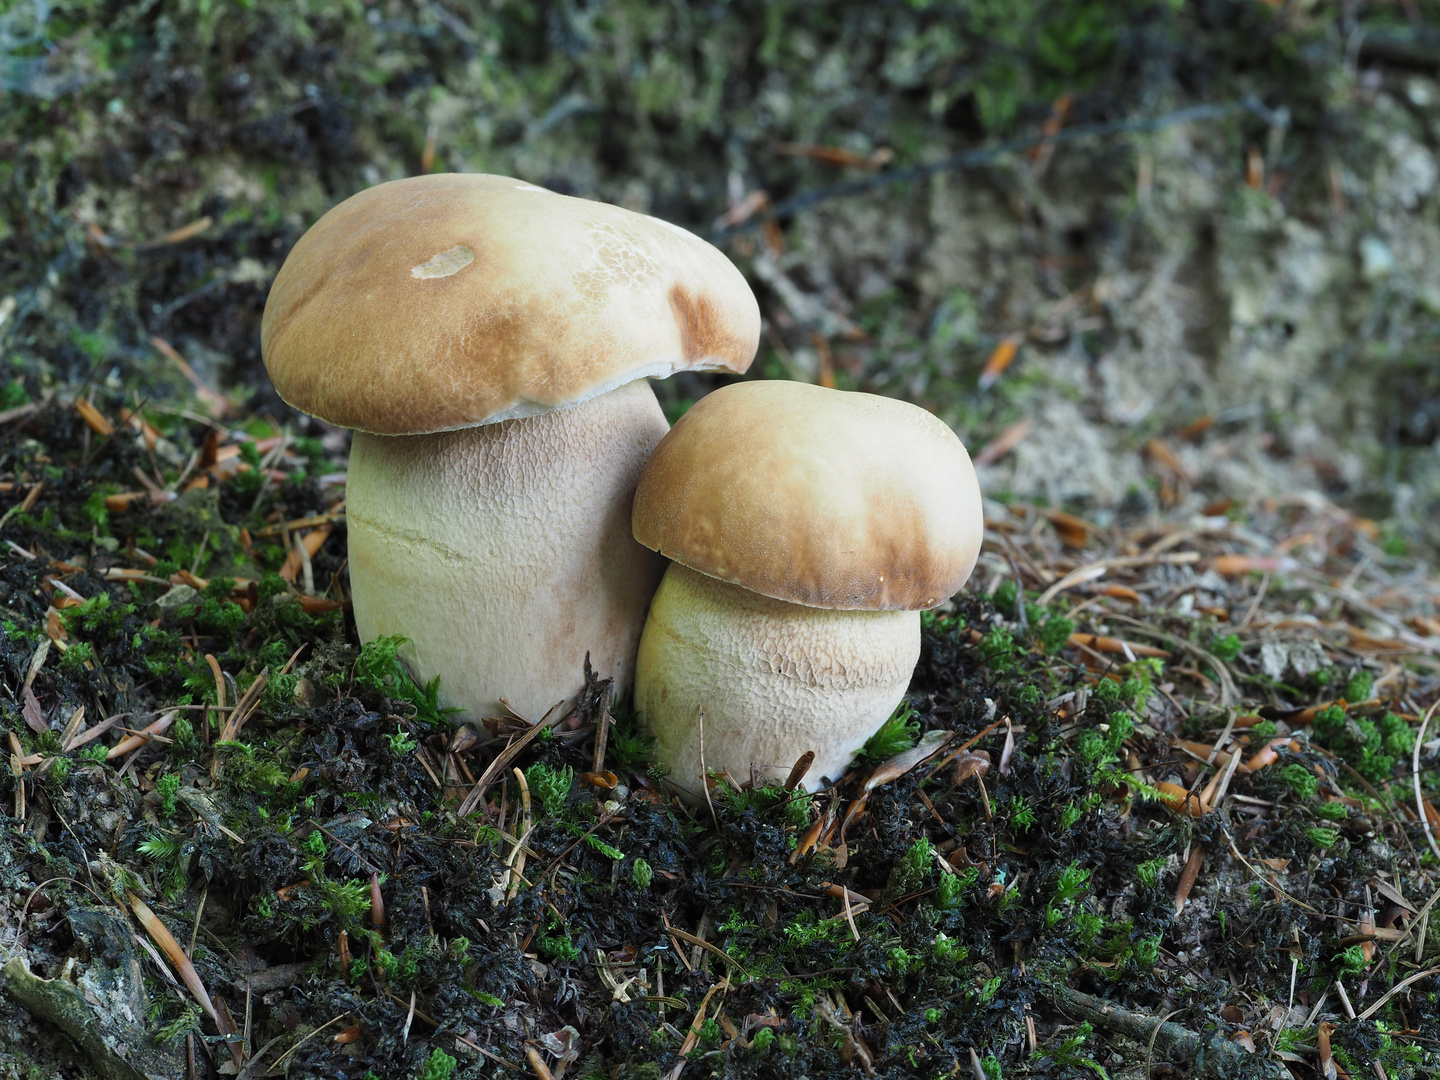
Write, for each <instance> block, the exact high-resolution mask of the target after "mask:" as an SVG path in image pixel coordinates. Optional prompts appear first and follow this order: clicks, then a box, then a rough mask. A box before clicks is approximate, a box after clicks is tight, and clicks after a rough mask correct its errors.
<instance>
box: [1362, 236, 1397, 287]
mask: <svg viewBox="0 0 1440 1080" xmlns="http://www.w3.org/2000/svg"><path fill="white" fill-rule="evenodd" d="M1394 272H1395V253H1394V252H1392V251H1391V250H1390V247H1389V245H1387V244H1386V243H1385V241H1383V240H1381V239H1380V238H1379V237H1378V236H1367V237H1365V238H1364V239H1362V240H1361V241H1360V276H1361V277H1363V278H1364V279H1365V280H1366V281H1379V280H1380V279H1381V278H1385V277H1389V276H1390V275H1391V274H1393V273H1394Z"/></svg>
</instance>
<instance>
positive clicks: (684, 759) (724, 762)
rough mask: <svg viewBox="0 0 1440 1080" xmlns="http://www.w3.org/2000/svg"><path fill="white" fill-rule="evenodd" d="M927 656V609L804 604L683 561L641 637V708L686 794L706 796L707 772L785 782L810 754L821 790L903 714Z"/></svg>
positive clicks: (809, 784) (811, 776)
mask: <svg viewBox="0 0 1440 1080" xmlns="http://www.w3.org/2000/svg"><path fill="white" fill-rule="evenodd" d="M919 658H920V613H919V612H918V611H844V610H832V609H826V608H813V607H805V606H802V605H800V604H792V603H788V602H787V601H784V600H774V599H771V598H770V597H767V596H761V595H760V594H758V593H753V592H750V591H749V590H747V589H743V588H741V587H740V586H738V585H731V584H729V583H727V582H723V581H719V580H716V579H715V578H711V577H707V576H706V575H704V574H701V573H699V572H697V571H695V570H691V569H689V568H687V567H685V566H682V565H680V564H679V563H673V564H671V566H670V568H669V569H668V570H666V571H665V578H664V580H663V581H662V582H661V583H660V588H659V590H658V591H657V592H656V593H655V598H654V600H653V601H652V603H651V605H650V615H649V618H648V619H647V620H646V622H645V632H644V634H643V636H642V637H641V639H640V654H639V658H638V660H637V662H636V669H635V708H636V711H637V712H638V713H639V714H640V716H641V717H642V718H643V719H644V721H645V723H646V724H647V726H648V727H649V728H650V730H651V732H652V733H653V734H654V735H655V737H656V739H657V742H658V747H657V755H656V756H657V759H658V761H659V762H660V764H662V765H664V766H665V767H666V768H668V769H669V770H670V780H671V782H672V783H674V784H675V785H676V786H677V787H678V788H679V789H680V790H681V793H682V794H684V795H685V796H686V797H689V798H693V799H697V800H699V799H702V798H703V791H704V788H703V786H702V785H703V783H704V779H703V775H704V771H706V770H708V771H711V772H720V771H722V770H724V771H728V772H729V773H730V775H731V776H733V777H734V778H735V779H736V780H739V781H742V782H743V781H745V780H748V779H749V778H750V776H751V770H752V768H753V769H754V772H755V775H756V777H757V778H758V779H759V780H760V781H762V782H766V783H782V782H784V781H785V779H786V777H787V776H788V775H789V773H790V769H791V767H792V766H793V765H794V764H795V760H796V758H798V757H799V756H800V755H801V754H804V753H805V752H806V751H810V750H813V751H814V752H815V761H814V764H813V765H812V766H811V768H810V770H809V771H808V773H807V774H806V777H805V782H804V786H805V788H806V789H807V790H809V791H815V790H817V789H819V788H820V787H821V786H823V783H824V781H823V779H822V778H824V777H829V778H831V779H834V778H837V777H838V776H839V775H840V774H841V773H842V772H843V771H844V769H845V767H846V766H847V765H848V764H849V763H850V760H851V759H852V758H853V757H854V756H855V754H856V753H857V752H858V751H859V750H860V748H861V747H863V746H864V745H865V741H866V740H867V739H868V738H869V737H870V736H871V735H873V734H874V733H875V732H876V731H878V730H879V728H880V727H881V725H883V724H884V723H885V721H886V719H887V718H888V717H889V716H890V714H891V713H892V712H894V710H895V707H896V706H897V705H898V704H899V703H900V699H901V698H902V697H904V695H905V690H906V688H907V687H908V685H909V683H910V675H911V673H912V672H913V671H914V670H915V664H916V662H917V661H918V660H919ZM702 705H703V706H704V709H705V721H704V723H705V730H704V756H705V761H704V768H703V769H702V767H701V761H700V752H701V751H700V747H701V732H700V729H699V725H698V721H697V718H698V715H699V709H700V706H702Z"/></svg>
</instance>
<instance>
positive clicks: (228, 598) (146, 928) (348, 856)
mask: <svg viewBox="0 0 1440 1080" xmlns="http://www.w3.org/2000/svg"><path fill="white" fill-rule="evenodd" d="M232 409H233V406H231V405H229V404H228V403H227V402H226V399H225V398H224V396H223V395H222V394H221V393H220V392H218V391H215V390H209V389H205V390H204V392H203V393H201V394H198V395H197V396H196V397H195V398H194V399H193V400H191V401H187V402H183V403H175V404H174V405H171V406H164V407H156V406H154V405H150V406H148V407H147V408H146V410H145V411H144V412H142V411H140V410H136V411H128V410H126V411H123V412H117V413H115V414H108V415H107V413H106V412H105V411H103V410H101V409H99V408H97V407H96V406H94V405H91V404H90V403H89V402H88V401H87V399H86V398H85V397H83V396H81V397H76V398H74V399H73V400H71V401H62V400H61V399H60V398H59V397H58V396H56V397H52V398H50V399H48V400H44V401H37V402H34V403H31V404H28V405H23V406H19V407H17V408H15V409H12V410H10V412H9V413H8V414H7V415H5V416H4V417H3V421H0V422H3V423H4V424H5V425H6V429H5V430H6V438H7V441H6V446H7V448H8V449H7V453H6V457H5V462H4V469H5V473H4V476H5V479H4V480H3V481H0V482H3V484H4V487H5V490H6V493H7V494H8V495H9V496H10V500H11V501H10V508H9V510H8V511H7V512H6V515H5V516H6V520H5V539H4V544H5V547H6V555H5V561H4V564H3V569H0V589H3V596H0V599H3V604H4V612H3V614H4V617H5V622H4V624H3V629H4V637H3V640H0V657H3V661H4V664H5V667H6V677H5V678H6V687H5V689H6V693H7V699H8V700H13V701H14V702H15V706H14V708H15V712H14V713H13V714H12V713H10V712H9V711H8V707H7V716H11V717H12V718H13V723H12V724H11V730H10V732H9V734H8V736H7V737H8V739H9V745H10V751H11V757H10V778H9V788H10V794H9V796H8V800H9V803H8V809H9V810H10V815H11V816H10V821H11V823H10V825H9V826H8V828H7V830H6V832H5V841H4V847H3V848H0V875H3V889H0V927H3V932H4V936H5V948H6V951H7V953H8V955H9V957H10V958H11V959H10V960H9V962H8V965H7V966H6V967H5V969H4V978H5V980H6V988H7V991H8V994H7V996H6V997H5V999H4V1002H3V1005H0V1010H3V1011H4V1012H6V1013H8V1018H7V1023H6V1024H5V1025H4V1030H5V1032H6V1034H5V1035H4V1036H0V1047H3V1051H0V1052H3V1053H4V1054H5V1055H6V1058H5V1060H7V1061H8V1062H10V1063H12V1065H13V1067H14V1069H15V1070H18V1072H16V1075H31V1074H30V1073H28V1072H26V1071H25V1070H26V1069H30V1068H32V1067H40V1068H43V1069H53V1068H57V1067H58V1068H60V1069H61V1071H62V1072H65V1070H66V1068H69V1069H71V1070H78V1071H75V1072H73V1074H74V1075H85V1073H84V1068H85V1066H83V1065H80V1064H76V1063H75V1058H74V1057H73V1055H74V1054H76V1053H78V1051H77V1050H76V1049H75V1048H76V1047H77V1046H78V1047H82V1048H83V1050H84V1052H85V1053H86V1054H88V1057H89V1063H90V1067H92V1068H96V1069H99V1070H100V1072H101V1073H102V1074H103V1075H106V1076H124V1077H131V1076H136V1075H142V1076H149V1077H159V1076H178V1075H197V1076H199V1075H209V1074H211V1072H212V1071H213V1070H217V1069H218V1071H220V1072H221V1073H222V1074H228V1075H236V1074H238V1075H244V1076H262V1075H269V1074H271V1073H278V1072H281V1071H285V1070H288V1071H289V1074H290V1075H306V1076H310V1075H314V1076H320V1075H327V1076H328V1075H346V1076H355V1077H359V1076H362V1075H374V1076H378V1077H399V1076H412V1075H416V1076H436V1075H448V1073H447V1072H446V1070H447V1069H449V1068H451V1066H450V1065H449V1064H448V1062H449V1061H450V1059H451V1058H454V1059H455V1060H456V1062H457V1066H456V1067H457V1068H458V1069H459V1070H460V1071H459V1072H458V1073H457V1075H501V1074H502V1073H506V1072H513V1071H515V1070H519V1071H523V1072H526V1073H533V1074H534V1075H537V1076H540V1077H542V1078H543V1077H545V1076H546V1075H550V1076H560V1075H563V1074H564V1072H566V1071H570V1072H571V1073H572V1074H573V1075H578V1076H587V1077H589V1076H593V1077H597V1078H598V1077H601V1076H667V1077H668V1076H677V1075H679V1074H680V1072H681V1071H693V1072H694V1073H696V1074H700V1075H708V1074H711V1073H716V1074H719V1075H737V1076H739V1075H777V1076H778V1075H811V1076H828V1075H837V1074H840V1073H843V1072H845V1071H848V1070H849V1069H851V1068H855V1069H860V1070H862V1071H863V1072H864V1073H866V1074H867V1075H870V1074H874V1075H881V1076H897V1077H899V1076H926V1077H933V1076H943V1075H966V1076H970V1075H974V1076H977V1077H979V1076H989V1077H999V1076H1002V1075H1010V1076H1016V1075H1019V1076H1024V1075H1044V1076H1066V1075H1074V1076H1083V1075H1093V1074H1096V1073H1097V1072H1100V1071H1102V1070H1103V1071H1104V1072H1105V1073H1106V1074H1107V1075H1111V1076H1116V1077H1120V1076H1135V1077H1139V1076H1144V1075H1147V1070H1148V1071H1149V1075H1160V1073H1158V1072H1157V1071H1156V1070H1157V1069H1158V1068H1159V1067H1160V1066H1161V1065H1165V1066H1168V1067H1172V1068H1173V1069H1174V1073H1173V1075H1181V1076H1184V1075H1193V1076H1205V1075H1217V1076H1218V1075H1221V1074H1222V1073H1224V1074H1225V1075H1254V1076H1283V1075H1285V1073H1284V1072H1281V1071H1278V1069H1277V1066H1280V1065H1281V1064H1282V1063H1283V1064H1284V1066H1286V1067H1288V1068H1289V1069H1290V1074H1291V1075H1294V1076H1297V1077H1311V1076H1326V1075H1340V1073H1338V1072H1336V1071H1335V1070H1337V1069H1338V1070H1344V1073H1345V1074H1348V1075H1351V1076H1359V1075H1362V1074H1364V1073H1367V1072H1370V1073H1373V1074H1375V1075H1380V1073H1379V1071H1378V1070H1381V1069H1383V1070H1385V1071H1384V1075H1386V1076H1392V1077H1404V1076H1425V1075H1433V1072H1434V1070H1435V1068H1436V1067H1437V1065H1440V1006H1437V988H1440V978H1437V975H1440V918H1436V919H1434V920H1432V919H1431V918H1430V915H1431V912H1432V910H1433V907H1434V905H1435V903H1436V901H1437V899H1440V860H1437V858H1436V857H1435V849H1436V835H1437V833H1440V818H1437V817H1436V812H1435V808H1434V798H1435V785H1434V781H1433V775H1434V774H1433V770H1432V771H1429V772H1426V773H1417V772H1416V771H1415V770H1416V767H1417V766H1420V765H1421V763H1422V757H1423V758H1424V759H1426V760H1433V757H1434V755H1435V753H1436V751H1437V749H1440V724H1432V723H1431V721H1432V717H1433V714H1434V713H1435V712H1436V708H1437V703H1440V626H1437V624H1436V620H1435V616H1434V614H1433V612H1434V610H1435V608H1434V605H1435V600H1436V596H1437V592H1440V582H1436V581H1435V580H1434V579H1431V578H1427V577H1424V576H1421V575H1417V574H1416V573H1414V572H1413V571H1412V570H1410V569H1409V568H1408V567H1407V564H1406V560H1404V559H1402V558H1398V557H1396V556H1389V555H1386V554H1385V553H1384V551H1383V550H1382V549H1381V547H1380V546H1378V543H1377V541H1378V539H1379V537H1378V532H1377V530H1376V529H1375V527H1374V526H1373V525H1372V524H1371V523H1369V522H1367V521H1364V520H1363V519H1358V518H1356V517H1355V516H1354V515H1353V514H1350V513H1348V512H1345V511H1342V510H1339V509H1338V508H1336V507H1335V506H1333V505H1332V504H1329V503H1327V502H1326V501H1324V500H1323V499H1321V498H1319V497H1305V498H1294V499H1276V500H1271V501H1269V502H1267V503H1264V504H1261V505H1256V506H1253V507H1240V506H1215V507H1211V508H1210V511H1211V512H1210V514H1209V515H1208V516H1198V517H1193V518H1190V519H1188V520H1184V521H1174V522H1164V521H1157V520H1146V521H1143V522H1139V523H1134V524H1132V525H1128V526H1115V527H1111V528H1105V529H1102V528H1100V527H1098V526H1096V525H1094V524H1092V523H1090V522H1087V521H1085V520H1084V519H1081V518H1078V517H1075V516H1072V515H1069V514H1065V513H1062V512H1058V511H1054V510H1049V509H1046V508H1040V507H1034V506H1029V505H1025V504H1022V503H1019V502H1012V503H1010V504H1009V505H1006V506H1001V505H999V504H991V510H992V511H993V518H992V519H991V520H987V523H986V524H987V528H986V544H985V550H984V552H983V553H982V557H981V562H980V565H979V567H978V568H977V571H976V574H975V576H974V578H973V579H972V583H971V585H970V586H969V587H968V588H967V590H966V591H965V592H963V593H962V594H960V595H959V596H958V597H956V598H955V600H954V601H952V602H951V603H950V604H948V605H946V606H945V607H944V608H942V609H941V610H940V611H939V612H937V613H934V614H932V615H927V617H926V621H925V629H924V648H923V655H922V658H921V662H920V665H919V668H918V669H917V671H916V674H915V679H914V682H913V685H912V687H911V690H910V693H909V694H908V695H907V698H906V703H905V705H904V706H903V707H902V709H901V710H900V712H899V713H898V714H897V716H896V718H895V719H894V720H892V722H891V723H890V724H889V725H887V728H886V729H885V731H883V732H882V733H881V735H879V736H877V737H876V739H875V740H872V743H871V745H870V747H868V748H867V751H866V754H865V756H864V757H863V759H862V761H861V762H860V763H857V765H856V766H855V767H854V768H853V769H852V770H850V772H849V773H848V774H847V775H846V777H845V778H844V779H843V780H842V781H841V782H840V783H839V784H838V785H837V786H836V787H834V788H833V789H829V790H827V791H825V792H823V793H821V794H818V795H813V796H812V795H806V794H804V793H803V792H801V791H798V790H786V789H785V788H764V789H760V790H748V789H747V788H746V786H745V785H744V784H743V783H741V784H740V785H739V787H736V786H735V784H734V782H733V778H724V779H722V780H721V781H720V782H718V783H717V785H716V786H715V787H714V788H713V790H712V791H711V806H709V807H707V808H705V809H703V810H701V811H700V812H698V813H697V812H696V811H695V810H694V809H693V808H687V807H686V806H685V805H683V804H682V803H680V802H678V801H676V800H672V799H670V798H667V797H666V795H665V793H664V787H663V784H661V783H660V782H659V778H658V776H657V774H656V773H655V772H654V771H653V769H651V768H650V767H649V765H648V762H647V759H646V746H645V740H644V738H643V735H642V734H641V733H640V732H638V731H637V730H636V729H635V727H634V724H633V721H632V719H631V718H630V717H629V716H628V715H627V713H626V712H625V708H624V703H617V704H616V705H615V706H613V707H612V706H611V705H610V694H609V693H608V690H607V685H608V684H606V683H604V682H603V681H602V680H600V679H598V678H593V677H592V678H591V679H590V681H589V682H588V684H587V691H586V693H585V694H583V695H582V697H581V699H580V700H579V702H578V703H577V705H576V706H575V707H574V709H572V710H570V711H568V712H564V710H560V711H557V712H556V713H555V714H554V715H551V716H549V717H546V718H543V719H542V718H539V717H528V718H527V717H519V716H510V717H504V718H492V719H487V720H486V721H485V722H484V724H483V725H480V726H479V727H478V729H477V728H476V727H472V726H470V725H461V726H457V725H455V724H454V723H452V722H451V721H449V720H447V719H446V716H445V714H444V713H443V710H441V709H439V708H437V699H436V697H435V695H434V692H433V689H432V690H430V691H429V692H427V691H426V690H424V689H422V688H419V687H417V686H415V684H414V683H413V682H412V681H411V680H410V678H409V676H408V675H407V674H406V673H405V671H404V669H403V668H402V667H401V666H400V665H399V664H398V663H397V661H396V659H395V651H394V643H393V642H377V643H372V644H371V645H369V646H366V647H365V648H364V649H359V648H357V647H356V644H355V642H356V637H355V631H354V624H353V621H352V620H350V619H349V617H348V609H347V606H346V603H345V599H346V584H345V582H346V578H345V574H344V551H345V546H344V537H345V525H344V520H345V519H344V487H343V484H344V472H343V469H344V457H343V451H342V452H332V451H330V450H327V449H326V447H325V446H323V445H322V444H320V443H318V442H316V441H312V440H306V439H303V438H298V439H297V438H293V437H291V436H290V435H288V434H287V433H286V431H285V430H284V429H283V428H276V427H274V426H272V425H271V424H270V423H269V422H268V421H267V420H265V419H260V418H255V417H247V416H245V415H244V414H243V413H240V412H237V411H231V410H232ZM146 416H148V417H150V419H146ZM221 418H223V422H222V419H221ZM579 675H580V673H578V672H577V679H578V677H579ZM561 712H563V713H564V714H563V715H561ZM612 724H613V727H612ZM601 727H603V728H604V730H605V731H606V733H607V736H608V737H607V738H606V739H605V740H603V741H602V746H601V748H600V749H599V750H597V749H596V746H595V744H596V741H597V740H596V733H597V730H599V729H600V728H601ZM1417 776H1421V777H1422V778H1423V779H1424V780H1425V784H1424V785H1421V784H1418V783H1417V782H1416V779H1415V778H1416V777H1417ZM1427 790H1428V794H1427ZM49 980H53V981H49ZM1107 1010H1110V1011H1107ZM1162 1019H1164V1020H1166V1021H1167V1023H1166V1025H1164V1026H1163V1027H1162V1026H1159V1025H1160V1022H1161V1020H1162ZM61 1032H64V1033H66V1035H67V1036H68V1040H67V1038H65V1037H62V1036H61V1034H60V1033H61ZM87 1032H89V1033H90V1034H87ZM66 1062H70V1063H71V1064H70V1065H69V1066H66V1065H65V1064H64V1063H66ZM957 1069H958V1070H959V1072H958V1073H957V1072H956V1071H955V1070H957ZM427 1070H428V1071H427ZM547 1070H548V1071H547ZM617 1070H618V1071H617ZM68 1074H71V1073H67V1075H68ZM37 1075H38V1074H37Z"/></svg>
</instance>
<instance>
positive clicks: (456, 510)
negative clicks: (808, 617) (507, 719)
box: [346, 379, 668, 720]
mask: <svg viewBox="0 0 1440 1080" xmlns="http://www.w3.org/2000/svg"><path fill="white" fill-rule="evenodd" d="M667 429H668V425H667V424H666V422H665V416H664V414H663V413H662V412H661V410H660V406H659V403H658V402H657V401H656V400H655V394H654V392H653V391H652V390H651V389H650V385H649V383H647V382H646V381H645V380H644V379H641V380H638V381H636V382H632V383H627V384H626V385H624V386H622V387H620V388H619V389H617V390H612V391H610V392H609V393H607V394H602V395H600V396H599V397H596V398H592V399H590V400H589V401H586V402H583V403H582V404H579V405H575V406H573V407H571V408H567V409H562V410H560V411H558V412H554V413H549V414H546V415H543V416H534V417H526V418H524V419H519V420H507V421H504V422H501V423H496V424H487V425H483V426H480V427H472V428H464V429H461V430H459V431H449V432H442V433H439V434H434V435H400V436H378V435H368V434H364V433H356V435H355V441H354V444H353V446H352V448H351V451H350V466H349V484H348V490H347V493H346V500H347V501H346V516H347V523H348V528H349V543H350V583H351V592H352V597H353V599H354V605H355V623H356V626H357V627H358V629H359V631H360V638H361V640H362V641H370V640H372V639H374V638H377V637H387V636H390V635H392V634H403V635H405V636H406V637H408V638H410V639H411V641H412V642H413V644H412V645H410V646H408V647H407V648H406V649H405V650H404V651H402V652H401V657H402V658H403V659H404V660H405V661H406V663H407V664H408V665H409V666H410V669H411V671H412V672H413V674H414V675H415V677H416V679H417V680H419V681H420V682H421V683H425V682H428V681H429V680H430V679H432V678H434V677H435V676H437V675H438V676H440V699H441V702H442V703H443V704H445V705H453V706H458V707H459V708H461V709H463V710H464V711H465V712H466V713H468V714H469V715H470V717H472V718H475V719H479V718H482V717H486V716H500V715H503V706H502V705H501V704H500V698H501V697H504V698H505V699H506V700H507V701H508V702H509V703H510V705H511V706H513V707H514V708H515V709H516V710H517V711H519V712H520V713H521V714H523V715H525V716H527V717H529V718H531V719H536V720H538V719H539V718H540V716H541V715H543V714H544V713H545V711H546V710H547V709H549V708H551V707H552V706H553V705H555V704H556V703H558V702H560V701H562V700H566V699H569V698H573V697H574V696H575V695H576V694H577V693H578V692H579V691H580V689H581V688H582V687H583V685H584V662H585V653H586V652H587V651H588V652H589V653H590V661H591V664H592V665H593V666H594V668H595V670H596V671H597V672H598V673H599V674H601V675H602V676H610V677H613V678H614V679H615V680H616V683H617V687H616V689H617V691H620V692H623V691H624V690H625V689H626V688H628V687H629V685H630V683H631V679H632V677H633V672H634V662H635V650H636V647H637V644H638V641H639V637H640V631H641V628H642V626H643V624H644V619H645V609H646V606H647V605H648V604H649V602H650V597H651V595H652V594H653V593H654V591H655V587H656V584H657V583H658V582H659V580H660V576H661V574H662V573H663V571H664V565H665V563H664V560H663V559H662V558H660V557H659V556H658V555H656V554H655V553H654V552H651V551H648V550H646V549H645V548H643V547H641V546H640V545H639V544H638V543H636V542H635V540H634V538H633V536H632V535H631V532H630V511H631V504H632V502H633V500H634V494H635V486H636V484H637V483H638V482H639V479H640V473H641V470H642V469H644V467H645V463H646V461H647V460H649V457H650V454H651V452H652V451H653V450H654V448H655V444H656V443H658V442H659V441H660V439H661V437H662V436H664V434H665V432H666V430H667ZM462 719H463V717H462Z"/></svg>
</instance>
